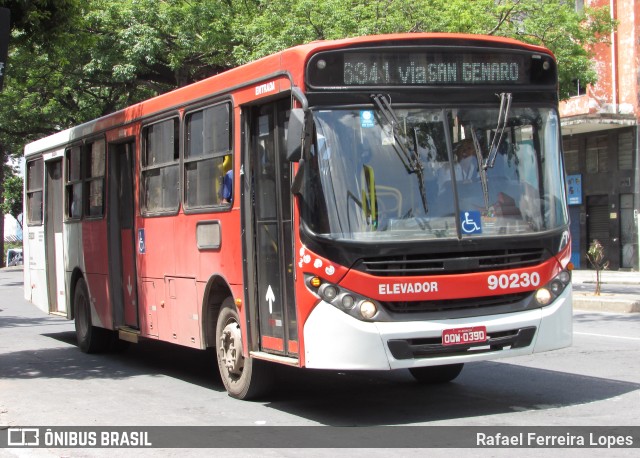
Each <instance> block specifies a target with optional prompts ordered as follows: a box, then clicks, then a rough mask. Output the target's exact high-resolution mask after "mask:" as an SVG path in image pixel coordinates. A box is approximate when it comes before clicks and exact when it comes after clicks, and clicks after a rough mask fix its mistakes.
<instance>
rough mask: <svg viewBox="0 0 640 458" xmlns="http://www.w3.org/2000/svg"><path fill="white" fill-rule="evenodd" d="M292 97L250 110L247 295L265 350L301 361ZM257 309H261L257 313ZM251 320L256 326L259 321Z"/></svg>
mask: <svg viewBox="0 0 640 458" xmlns="http://www.w3.org/2000/svg"><path fill="white" fill-rule="evenodd" d="M290 104H291V102H290V99H284V100H280V101H277V102H273V103H269V104H266V105H262V106H258V107H250V108H247V109H245V111H244V115H245V118H246V119H247V121H248V124H247V127H246V131H247V133H248V136H249V137H248V138H247V139H246V142H245V145H246V149H247V150H248V151H247V154H246V155H245V157H244V158H243V168H244V171H245V175H244V180H245V181H244V196H243V205H244V209H245V211H244V215H245V227H246V229H247V231H246V236H245V254H246V258H247V264H248V267H247V272H246V274H245V278H246V279H247V296H248V298H249V300H250V301H251V303H253V304H257V308H256V307H253V308H252V309H251V310H252V311H253V313H256V311H257V314H258V317H257V321H259V336H258V335H257V333H256V329H255V328H254V329H252V332H251V334H252V339H253V340H254V342H255V341H256V340H257V339H258V338H259V342H260V350H262V351H265V352H269V353H276V354H281V355H286V356H292V357H297V355H298V335H297V319H296V309H295V297H294V288H293V286H294V281H293V265H294V264H293V262H294V260H293V240H292V216H291V215H292V210H291V204H292V199H291V191H290V187H291V180H290V173H291V172H290V170H291V164H290V163H289V162H288V161H287V160H286V144H285V127H286V121H287V118H288V114H289V109H290ZM256 309H257V310H256ZM255 318H256V317H255V316H250V321H251V323H255V322H256V319H255Z"/></svg>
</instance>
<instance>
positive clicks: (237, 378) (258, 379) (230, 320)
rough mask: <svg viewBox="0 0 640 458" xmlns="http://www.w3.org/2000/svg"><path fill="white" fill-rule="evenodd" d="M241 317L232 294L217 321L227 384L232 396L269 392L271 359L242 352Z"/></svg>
mask: <svg viewBox="0 0 640 458" xmlns="http://www.w3.org/2000/svg"><path fill="white" fill-rule="evenodd" d="M242 345H243V343H242V332H241V329H240V319H239V317H238V312H237V311H236V309H235V306H234V304H233V299H232V298H230V297H228V298H227V299H225V300H224V302H223V303H222V307H221V309H220V314H219V315H218V321H217V325H216V354H217V359H218V369H219V370H220V375H221V376H222V382H223V383H224V387H225V388H226V390H227V392H228V393H229V395H230V396H231V397H234V398H237V399H253V398H256V397H258V396H261V395H264V394H266V393H267V392H268V391H269V389H270V388H271V386H272V384H273V383H272V382H273V373H272V368H271V367H270V365H269V363H266V362H264V361H260V360H256V359H255V358H251V357H246V358H245V357H244V356H243V354H242Z"/></svg>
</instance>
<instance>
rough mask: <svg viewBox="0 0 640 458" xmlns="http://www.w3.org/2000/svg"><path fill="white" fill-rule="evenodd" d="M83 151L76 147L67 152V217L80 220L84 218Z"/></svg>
mask: <svg viewBox="0 0 640 458" xmlns="http://www.w3.org/2000/svg"><path fill="white" fill-rule="evenodd" d="M80 152H81V149H80V147H79V146H74V147H72V148H69V149H68V150H67V151H66V161H67V174H66V194H67V201H66V210H65V211H66V217H67V218H68V219H80V217H81V216H82V175H81V173H80V170H81V168H80V161H81V159H80V157H81V154H80Z"/></svg>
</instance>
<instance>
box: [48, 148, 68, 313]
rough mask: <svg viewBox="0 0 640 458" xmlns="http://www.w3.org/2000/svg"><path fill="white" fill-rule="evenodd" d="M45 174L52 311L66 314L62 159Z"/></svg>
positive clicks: (55, 161)
mask: <svg viewBox="0 0 640 458" xmlns="http://www.w3.org/2000/svg"><path fill="white" fill-rule="evenodd" d="M46 164H47V169H46V170H47V173H46V183H45V185H46V188H45V191H46V199H47V200H46V209H45V222H44V227H45V243H46V262H47V266H48V268H47V269H46V271H47V290H48V294H49V312H51V313H65V311H66V304H65V286H64V251H63V237H62V215H63V209H62V160H60V159H56V160H54V161H49V162H47V163H46Z"/></svg>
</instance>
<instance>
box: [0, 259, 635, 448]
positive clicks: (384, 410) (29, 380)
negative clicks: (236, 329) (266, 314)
mask: <svg viewBox="0 0 640 458" xmlns="http://www.w3.org/2000/svg"><path fill="white" fill-rule="evenodd" d="M639 412H640V314H627V315H618V314H607V313H595V312H593V313H589V312H578V313H576V314H575V320H574V344H573V346H572V347H570V348H567V349H563V350H559V351H555V352H549V353H543V354H537V355H531V356H526V357H519V358H513V359H509V360H502V361H494V362H481V363H473V364H468V365H466V366H465V369H464V370H463V372H462V374H461V375H460V376H459V377H458V378H457V379H456V380H455V381H454V382H453V383H450V384H447V385H443V386H432V387H426V386H421V385H419V384H416V383H414V382H413V380H412V378H411V377H410V376H409V374H408V373H407V372H405V371H400V372H389V373H377V372H359V373H353V372H350V373H345V372H335V371H307V370H297V369H288V368H282V369H281V370H280V371H279V386H278V389H277V390H276V392H275V393H274V394H273V395H272V396H270V397H269V398H268V399H265V400H264V401H261V402H243V401H237V400H234V399H232V398H230V397H228V396H227V395H226V393H225V391H224V389H223V387H222V383H221V382H220V379H219V377H218V376H217V374H216V364H215V355H214V354H213V353H212V352H202V351H197V350H191V349H188V348H183V347H179V346H174V345H169V344H165V343H162V342H154V341H143V342H141V343H139V344H137V345H133V346H132V347H131V348H130V349H129V350H128V351H127V352H125V353H122V354H102V355H86V354H83V353H81V352H80V351H79V350H78V348H77V347H76V345H75V334H74V331H73V323H72V322H69V321H67V320H65V319H62V318H59V317H55V316H47V315H45V314H43V313H42V312H40V311H39V310H38V309H36V308H35V307H34V306H33V305H31V304H29V303H28V302H26V301H24V299H22V272H20V271H7V270H3V271H0V426H9V427H11V426H24V425H42V426H62V425H83V426H97V425H102V426H116V425H119V426H152V425H155V426H198V425H200V426H205V425H210V426H310V425H314V426H382V425H388V426H408V425H411V426H416V425H426V426H457V427H460V426H505V425H518V426H524V427H527V426H597V425H620V426H640V415H639V414H638V413H639ZM0 432H1V431H0ZM228 445H229V446H232V445H237V444H231V443H230V444H228ZM328 445H329V444H328ZM636 451H637V450H636ZM26 452H27V451H26V450H20V449H18V450H16V449H12V450H9V449H6V450H0V456H113V455H114V451H113V450H108V449H100V450H88V451H82V452H81V451H79V450H77V449H76V450H65V449H51V450H43V449H38V450H34V451H32V452H30V453H26ZM143 452H145V451H141V453H137V452H136V455H140V454H142V455H144V456H156V455H157V454H158V452H157V451H154V452H153V453H152V452H151V451H146V452H147V453H148V454H145V453H143ZM436 452H439V453H436ZM537 452H538V453H539V452H542V450H539V449H538V450H532V449H519V450H518V455H520V456H535V455H536V454H537ZM607 452H608V453H607V456H632V455H634V453H632V452H633V451H632V450H629V449H617V450H608V451H607ZM185 453H186V455H185ZM233 453H234V456H292V457H293V456H300V455H305V456H307V455H311V454H313V455H314V456H367V457H369V456H371V455H372V454H374V455H376V456H383V455H384V456H387V455H388V454H389V451H388V450H387V451H386V452H385V451H381V450H367V449H363V450H359V451H356V450H333V451H331V450H329V449H325V450H314V451H313V453H312V451H309V450H303V451H300V450H297V451H296V450H292V449H282V450H280V449H269V450H266V451H265V450H262V451H256V450H255V449H252V450H244V451H241V452H240V451H238V450H234V451H233ZM116 454H118V455H120V456H128V454H130V452H127V451H118V453H116ZM455 454H456V455H458V456H477V455H478V451H477V450H473V449H463V450H458V451H456V453H455ZM563 454H565V455H576V456H578V455H579V456H581V457H583V456H585V455H588V456H602V450H598V449H587V450H580V449H573V450H566V451H564V452H563ZM162 455H163V456H181V457H182V456H191V455H202V456H210V454H209V455H206V454H205V453H204V452H203V451H195V450H191V451H188V452H185V451H180V450H165V451H163V452H162ZM403 455H405V456H424V450H423V451H422V452H421V451H420V450H405V451H404V452H403ZM429 455H430V456H434V455H435V456H444V455H450V452H449V451H447V450H439V451H438V450H436V451H431V452H430V453H429ZM491 456H512V453H509V451H508V450H506V449H501V450H493V451H492V452H491Z"/></svg>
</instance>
